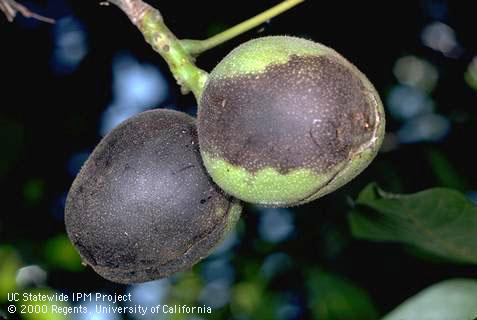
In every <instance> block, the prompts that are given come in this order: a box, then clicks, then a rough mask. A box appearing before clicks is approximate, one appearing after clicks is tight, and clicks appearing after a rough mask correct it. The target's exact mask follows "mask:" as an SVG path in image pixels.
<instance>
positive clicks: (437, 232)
mask: <svg viewBox="0 0 477 320" xmlns="http://www.w3.org/2000/svg"><path fill="white" fill-rule="evenodd" d="M349 222H350V226H351V231H352V233H353V235H354V236H356V237H358V238H362V239H368V240H374V241H394V242H401V243H405V244H410V245H414V246H416V247H418V248H419V249H422V250H424V251H427V252H429V253H431V254H434V255H437V256H440V257H444V258H447V259H450V260H453V261H456V262H464V263H477V207H476V206H475V205H474V204H473V203H472V202H470V201H469V200H468V199H467V198H466V197H465V196H464V195H463V194H462V193H460V192H458V191H455V190H452V189H445V188H435V189H429V190H425V191H421V192H418V193H415V194H411V195H397V194H390V193H386V192H384V191H382V190H380V189H379V188H378V187H377V186H376V185H375V184H371V185H369V186H367V187H366V188H365V189H364V190H363V191H362V192H361V194H360V195H359V196H358V199H357V201H356V208H355V209H354V210H353V211H352V212H351V214H350V216H349Z"/></svg>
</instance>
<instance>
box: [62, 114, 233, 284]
mask: <svg viewBox="0 0 477 320" xmlns="http://www.w3.org/2000/svg"><path fill="white" fill-rule="evenodd" d="M239 212H240V206H239V204H238V202H237V201H236V200H233V199H231V198H230V197H228V196H226V195H225V194H224V193H223V192H222V191H221V190H220V189H219V188H218V187H217V186H216V185H215V184H214V183H213V182H212V181H211V179H210V178H209V176H208V175H207V174H206V171H205V169H204V167H203V165H202V161H201V157H200V154H199V150H198V143H197V133H196V127H195V123H194V119H193V118H191V117H190V116H188V115H186V114H184V113H179V112H176V111H171V110H153V111H148V112H144V113H141V114H139V115H137V116H135V117H133V118H131V119H129V120H127V121H126V122H124V123H122V124H121V125H120V126H119V127H117V128H116V129H114V130H113V131H112V132H111V133H109V134H108V135H107V136H106V137H105V138H104V139H103V140H102V141H101V142H100V144H99V145H98V146H97V147H96V149H95V150H94V151H93V153H92V154H91V156H90V157H89V159H88V160H87V161H86V163H85V165H84V166H83V168H82V169H81V171H80V173H79V174H78V176H77V177H76V179H75V181H74V182H73V185H72V187H71V189H70V191H69V194H68V198H67V202H66V213H65V222H66V228H67V232H68V235H69V237H70V239H71V241H72V242H73V244H74V245H75V247H76V248H77V249H78V251H79V252H80V254H81V256H82V258H83V260H84V261H85V262H86V263H87V264H88V265H90V266H91V267H92V268H93V269H94V270H95V271H96V272H97V273H99V274H100V275H101V276H103V277H104V278H106V279H109V280H111V281H114V282H120V283H135V282H144V281H149V280H153V279H158V278H161V277H165V276H168V275H170V274H172V273H174V272H177V271H180V270H184V269H188V268H190V267H191V266H192V265H193V264H195V263H196V262H198V261H199V260H200V259H202V258H204V257H206V256H207V255H208V254H209V252H210V251H211V249H212V248H213V247H214V246H216V245H217V244H218V243H219V242H220V240H221V239H222V238H223V236H224V234H225V233H226V232H227V231H228V230H229V229H230V228H231V227H232V226H233V225H234V224H235V222H236V220H237V218H238V215H239Z"/></svg>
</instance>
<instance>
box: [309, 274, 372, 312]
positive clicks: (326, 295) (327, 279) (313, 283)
mask: <svg viewBox="0 0 477 320" xmlns="http://www.w3.org/2000/svg"><path fill="white" fill-rule="evenodd" d="M307 287H308V291H309V295H308V296H309V301H308V304H309V307H310V309H311V313H312V315H313V319H317V320H342V319H353V320H373V319H377V318H378V312H377V310H376V308H375V307H374V304H373V302H372V301H371V299H370V297H369V296H368V294H367V293H366V291H364V290H363V289H361V288H359V287H356V286H355V285H354V284H352V283H351V282H349V281H348V280H346V279H343V278H341V277H339V276H337V275H333V274H330V273H326V272H322V271H319V270H313V271H310V272H309V274H308V277H307Z"/></svg>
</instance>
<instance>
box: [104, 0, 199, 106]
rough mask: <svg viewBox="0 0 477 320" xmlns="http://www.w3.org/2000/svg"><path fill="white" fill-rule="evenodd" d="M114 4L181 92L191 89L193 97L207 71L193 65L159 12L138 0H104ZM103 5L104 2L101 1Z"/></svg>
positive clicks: (196, 95)
mask: <svg viewBox="0 0 477 320" xmlns="http://www.w3.org/2000/svg"><path fill="white" fill-rule="evenodd" d="M108 2H110V3H112V4H114V5H116V6H118V7H119V8H120V9H121V10H122V11H123V12H124V13H126V15H127V16H128V18H129V20H131V22H132V23H134V25H136V27H137V28H138V29H139V31H141V33H142V34H143V36H144V39H145V40H146V41H147V42H148V43H149V44H150V45H151V46H152V48H153V49H154V50H155V51H156V52H157V53H159V54H160V55H161V56H162V57H163V58H164V60H166V62H167V64H168V65H169V69H170V70H171V72H172V74H173V75H174V78H175V79H176V80H177V83H178V84H179V85H180V86H181V90H182V93H184V94H186V93H188V92H190V91H192V92H193V93H194V95H195V97H196V98H197V100H198V99H199V97H200V94H201V93H202V89H203V87H204V85H205V81H206V80H207V75H208V74H207V72H205V71H203V70H201V69H199V68H198V67H197V66H196V65H195V64H194V58H193V57H192V56H191V55H190V54H189V53H188V52H187V51H185V50H184V48H183V47H182V45H181V43H180V41H179V39H177V37H176V36H175V35H174V34H173V33H172V32H171V31H170V30H169V29H168V28H167V26H166V25H165V24H164V20H163V19H162V16H161V13H160V12H159V11H158V10H157V9H155V8H153V7H151V6H150V5H149V4H147V3H145V2H143V1H142V0H108ZM103 4H105V3H103Z"/></svg>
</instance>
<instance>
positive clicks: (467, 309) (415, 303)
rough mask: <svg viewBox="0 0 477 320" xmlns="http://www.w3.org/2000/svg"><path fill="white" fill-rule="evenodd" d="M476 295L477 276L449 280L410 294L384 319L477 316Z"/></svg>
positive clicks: (456, 319)
mask: <svg viewBox="0 0 477 320" xmlns="http://www.w3.org/2000/svg"><path fill="white" fill-rule="evenodd" d="M476 297H477V281H476V280H471V279H453V280H447V281H443V282H440V283H438V284H435V285H433V286H431V287H429V288H427V289H425V290H424V291H421V292H420V293H418V294H417V295H415V296H413V297H411V298H409V299H408V300H406V301H405V302H404V303H403V304H401V305H400V306H398V307H397V308H396V309H394V310H393V311H392V312H391V313H389V314H388V315H387V316H385V317H384V318H383V319H382V320H475V319H476V317H477V299H476Z"/></svg>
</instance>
